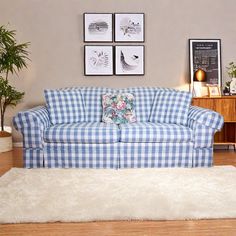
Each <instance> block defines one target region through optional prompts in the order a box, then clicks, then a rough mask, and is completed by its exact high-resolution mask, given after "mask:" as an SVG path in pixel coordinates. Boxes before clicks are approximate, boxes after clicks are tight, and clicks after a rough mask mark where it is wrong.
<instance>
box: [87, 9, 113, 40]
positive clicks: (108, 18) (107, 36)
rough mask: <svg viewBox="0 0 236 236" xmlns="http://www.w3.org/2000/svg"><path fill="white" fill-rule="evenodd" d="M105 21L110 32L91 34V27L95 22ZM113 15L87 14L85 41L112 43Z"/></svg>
mask: <svg viewBox="0 0 236 236" xmlns="http://www.w3.org/2000/svg"><path fill="white" fill-rule="evenodd" d="M98 21H105V22H106V23H107V24H108V30H107V31H106V33H104V34H98V33H94V34H91V33H90V32H89V29H88V27H89V25H90V24H91V23H94V22H98ZM112 28H113V27H112V14H111V13H104V14H93V13H85V14H84V41H85V42H91V41H93V42H96V41H98V42H99V41H111V42H112Z"/></svg>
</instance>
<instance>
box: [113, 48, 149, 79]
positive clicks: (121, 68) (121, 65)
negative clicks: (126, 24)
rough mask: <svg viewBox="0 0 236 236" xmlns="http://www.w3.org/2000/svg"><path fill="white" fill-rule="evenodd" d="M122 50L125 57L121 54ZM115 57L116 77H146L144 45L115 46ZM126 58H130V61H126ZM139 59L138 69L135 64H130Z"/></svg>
mask: <svg viewBox="0 0 236 236" xmlns="http://www.w3.org/2000/svg"><path fill="white" fill-rule="evenodd" d="M121 49H122V50H123V55H122V54H121V52H122V51H121ZM135 49H136V53H135ZM129 50H130V52H129ZM129 53H130V54H129ZM114 57H115V59H114V74H115V75H117V76H143V75H145V46H144V45H116V46H114ZM126 57H128V58H129V59H128V60H127V59H125V58H126ZM138 57H139V58H138ZM122 58H123V59H122ZM138 59H139V64H140V66H139V65H138V66H137V67H135V62H134V63H131V64H130V61H131V60H138ZM127 61H128V62H127ZM136 62H137V61H136Z"/></svg>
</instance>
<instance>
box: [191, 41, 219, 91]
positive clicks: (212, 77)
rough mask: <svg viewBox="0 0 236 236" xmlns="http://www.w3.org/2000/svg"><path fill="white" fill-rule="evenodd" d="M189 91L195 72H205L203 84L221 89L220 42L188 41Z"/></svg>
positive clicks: (194, 80) (194, 78)
mask: <svg viewBox="0 0 236 236" xmlns="http://www.w3.org/2000/svg"><path fill="white" fill-rule="evenodd" d="M189 53H190V58H189V60H190V76H191V91H192V90H193V85H194V83H195V82H198V81H197V80H196V76H195V72H197V71H198V70H203V71H204V72H205V75H206V76H205V80H204V82H205V84H206V85H209V86H211V85H217V86H218V87H219V88H220V87H221V80H222V79H221V74H222V72H221V40H220V39H189Z"/></svg>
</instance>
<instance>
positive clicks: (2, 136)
mask: <svg viewBox="0 0 236 236" xmlns="http://www.w3.org/2000/svg"><path fill="white" fill-rule="evenodd" d="M11 150H12V135H11V133H8V132H6V131H0V153H1V152H9V151H11Z"/></svg>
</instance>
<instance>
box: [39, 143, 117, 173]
mask: <svg viewBox="0 0 236 236" xmlns="http://www.w3.org/2000/svg"><path fill="white" fill-rule="evenodd" d="M118 158H119V143H111V144H64V143H45V146H44V166H45V167H46V168H112V169H116V168H118V163H119V160H118Z"/></svg>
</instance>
